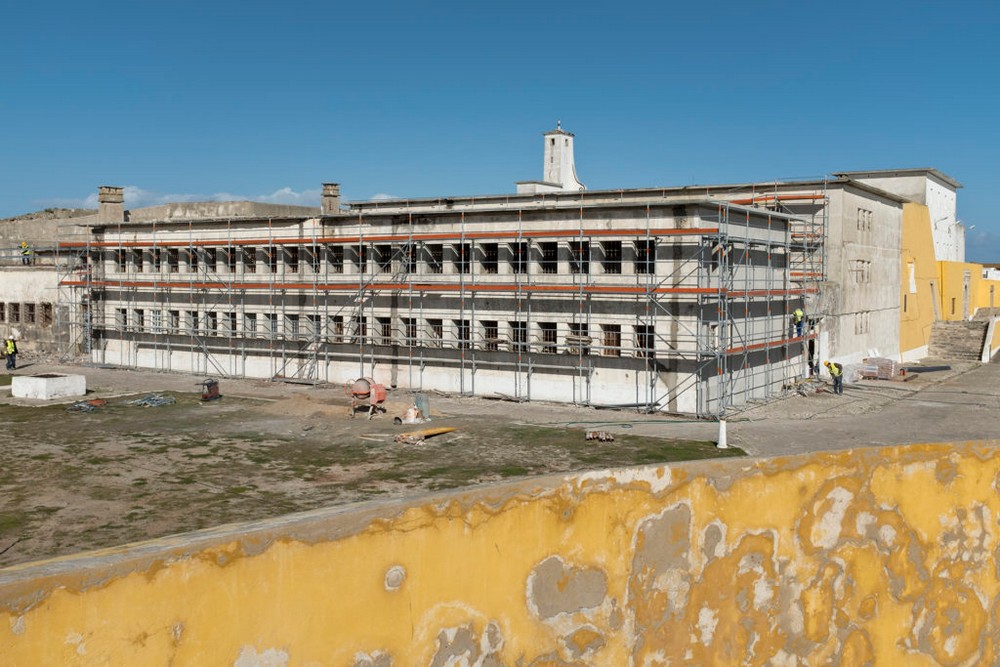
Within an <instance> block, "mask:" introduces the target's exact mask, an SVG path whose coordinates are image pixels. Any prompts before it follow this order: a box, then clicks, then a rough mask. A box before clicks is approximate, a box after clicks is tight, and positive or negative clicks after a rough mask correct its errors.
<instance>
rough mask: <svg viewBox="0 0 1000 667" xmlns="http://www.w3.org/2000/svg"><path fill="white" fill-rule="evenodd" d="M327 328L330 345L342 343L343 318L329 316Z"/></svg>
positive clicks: (340, 316) (341, 316)
mask: <svg viewBox="0 0 1000 667" xmlns="http://www.w3.org/2000/svg"><path fill="white" fill-rule="evenodd" d="M327 323H328V324H327V326H329V331H328V335H329V336H330V342H331V343H342V342H344V317H343V315H331V316H330V319H329V320H328V321H327Z"/></svg>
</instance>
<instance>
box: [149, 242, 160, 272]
mask: <svg viewBox="0 0 1000 667" xmlns="http://www.w3.org/2000/svg"><path fill="white" fill-rule="evenodd" d="M149 255H150V259H151V260H152V263H153V273H159V272H160V270H161V269H162V268H163V262H162V259H163V252H162V251H161V250H160V248H152V249H151V250H150V251H149Z"/></svg>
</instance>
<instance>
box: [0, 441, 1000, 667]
mask: <svg viewBox="0 0 1000 667" xmlns="http://www.w3.org/2000/svg"><path fill="white" fill-rule="evenodd" d="M996 445H997V443H992V442H991V443H963V444H955V445H952V444H940V445H920V446H912V447H889V448H882V449H871V450H852V451H844V452H834V453H824V454H813V455H805V456H801V457H783V458H780V459H773V460H769V461H747V460H745V459H744V460H738V459H737V460H729V461H725V462H701V463H691V464H687V465H675V466H671V467H669V468H666V467H663V466H651V467H648V468H641V469H628V470H614V471H603V472H595V473H587V474H583V475H579V476H570V477H566V478H547V479H544V480H531V481H530V482H523V483H520V484H516V485H510V486H503V487H492V488H486V489H479V490H476V491H472V492H465V493H458V494H453V495H451V496H444V497H437V498H431V499H424V500H416V501H412V502H409V503H397V504H382V505H377V506H376V505H366V506H359V507H357V508H354V509H352V510H345V509H344V508H338V509H336V510H330V511H329V512H312V513H308V514H306V515H302V516H299V517H285V518H282V519H277V520H275V521H274V522H269V523H268V522H264V523H259V524H254V525H253V526H247V527H242V528H241V527H238V526H237V527H223V528H220V529H218V530H216V531H208V532H203V533H199V534H197V535H192V536H182V537H179V538H171V539H169V540H164V541H160V542H150V543H145V544H143V545H137V546H133V547H122V548H121V549H116V550H105V551H102V552H97V553H94V554H84V555H81V556H80V557H77V558H69V559H58V560H54V561H49V562H42V563H36V564H31V565H28V566H19V567H14V568H8V569H6V570H0V615H2V616H5V617H6V619H5V620H0V655H3V656H4V662H5V663H9V664H15V665H35V664H66V665H73V664H84V663H96V664H129V665H145V664H150V665H154V664H155V665H159V664H168V663H170V664H174V665H187V664H190V665H203V664H226V665H233V664H275V665H278V664H288V665H308V664H343V665H353V666H355V667H386V666H388V665H396V664H399V665H403V664H426V665H446V664H470V665H471V664H482V665H516V664H525V665H527V664H531V665H545V664H549V665H561V666H563V667H565V666H566V665H584V664H586V665H592V664H594V665H624V664H637V665H641V664H649V665H658V664H692V665H695V664H697V665H730V664H746V665H781V664H785V665H793V664H798V665H805V664H809V665H813V664H815V665H819V664H844V665H848V664H850V665H864V664H872V665H901V664H906V665H925V664H926V665H937V664H939V665H971V664H989V663H990V662H991V661H995V660H996V659H997V657H998V656H997V650H996V648H995V647H996V645H997V643H998V641H1000V625H998V624H1000V618H998V616H1000V570H998V566H997V565H996V561H997V553H998V549H1000V546H998V545H1000V539H998V537H1000V534H998V531H1000V523H998V517H1000V494H998V490H997V480H998V479H1000V455H997V453H996V452H997V450H996Z"/></svg>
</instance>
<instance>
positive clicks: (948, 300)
mask: <svg viewBox="0 0 1000 667" xmlns="http://www.w3.org/2000/svg"><path fill="white" fill-rule="evenodd" d="M966 271H968V272H969V314H970V315H971V314H975V312H976V309H977V308H990V307H993V308H1000V281H998V280H986V279H985V278H983V265H982V264H973V263H970V262H938V276H939V281H940V284H941V301H940V303H941V319H944V320H961V319H963V317H962V316H963V309H962V303H963V298H964V297H963V290H964V284H965V272H966ZM991 290H992V294H991ZM991 349H992V350H993V351H996V350H997V349H1000V335H997V334H995V335H994V336H993V340H992V343H991Z"/></svg>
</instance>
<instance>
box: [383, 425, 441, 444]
mask: <svg viewBox="0 0 1000 667" xmlns="http://www.w3.org/2000/svg"><path fill="white" fill-rule="evenodd" d="M454 430H456V429H455V427H453V426H441V427H438V428H425V429H423V430H422V431H409V432H407V433H400V434H399V435H397V436H396V438H395V440H396V442H398V443H399V444H401V445H416V444H417V443H420V442H423V441H424V440H425V439H427V438H430V437H432V436H435V435H441V434H442V433H451V432H452V431H454Z"/></svg>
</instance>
